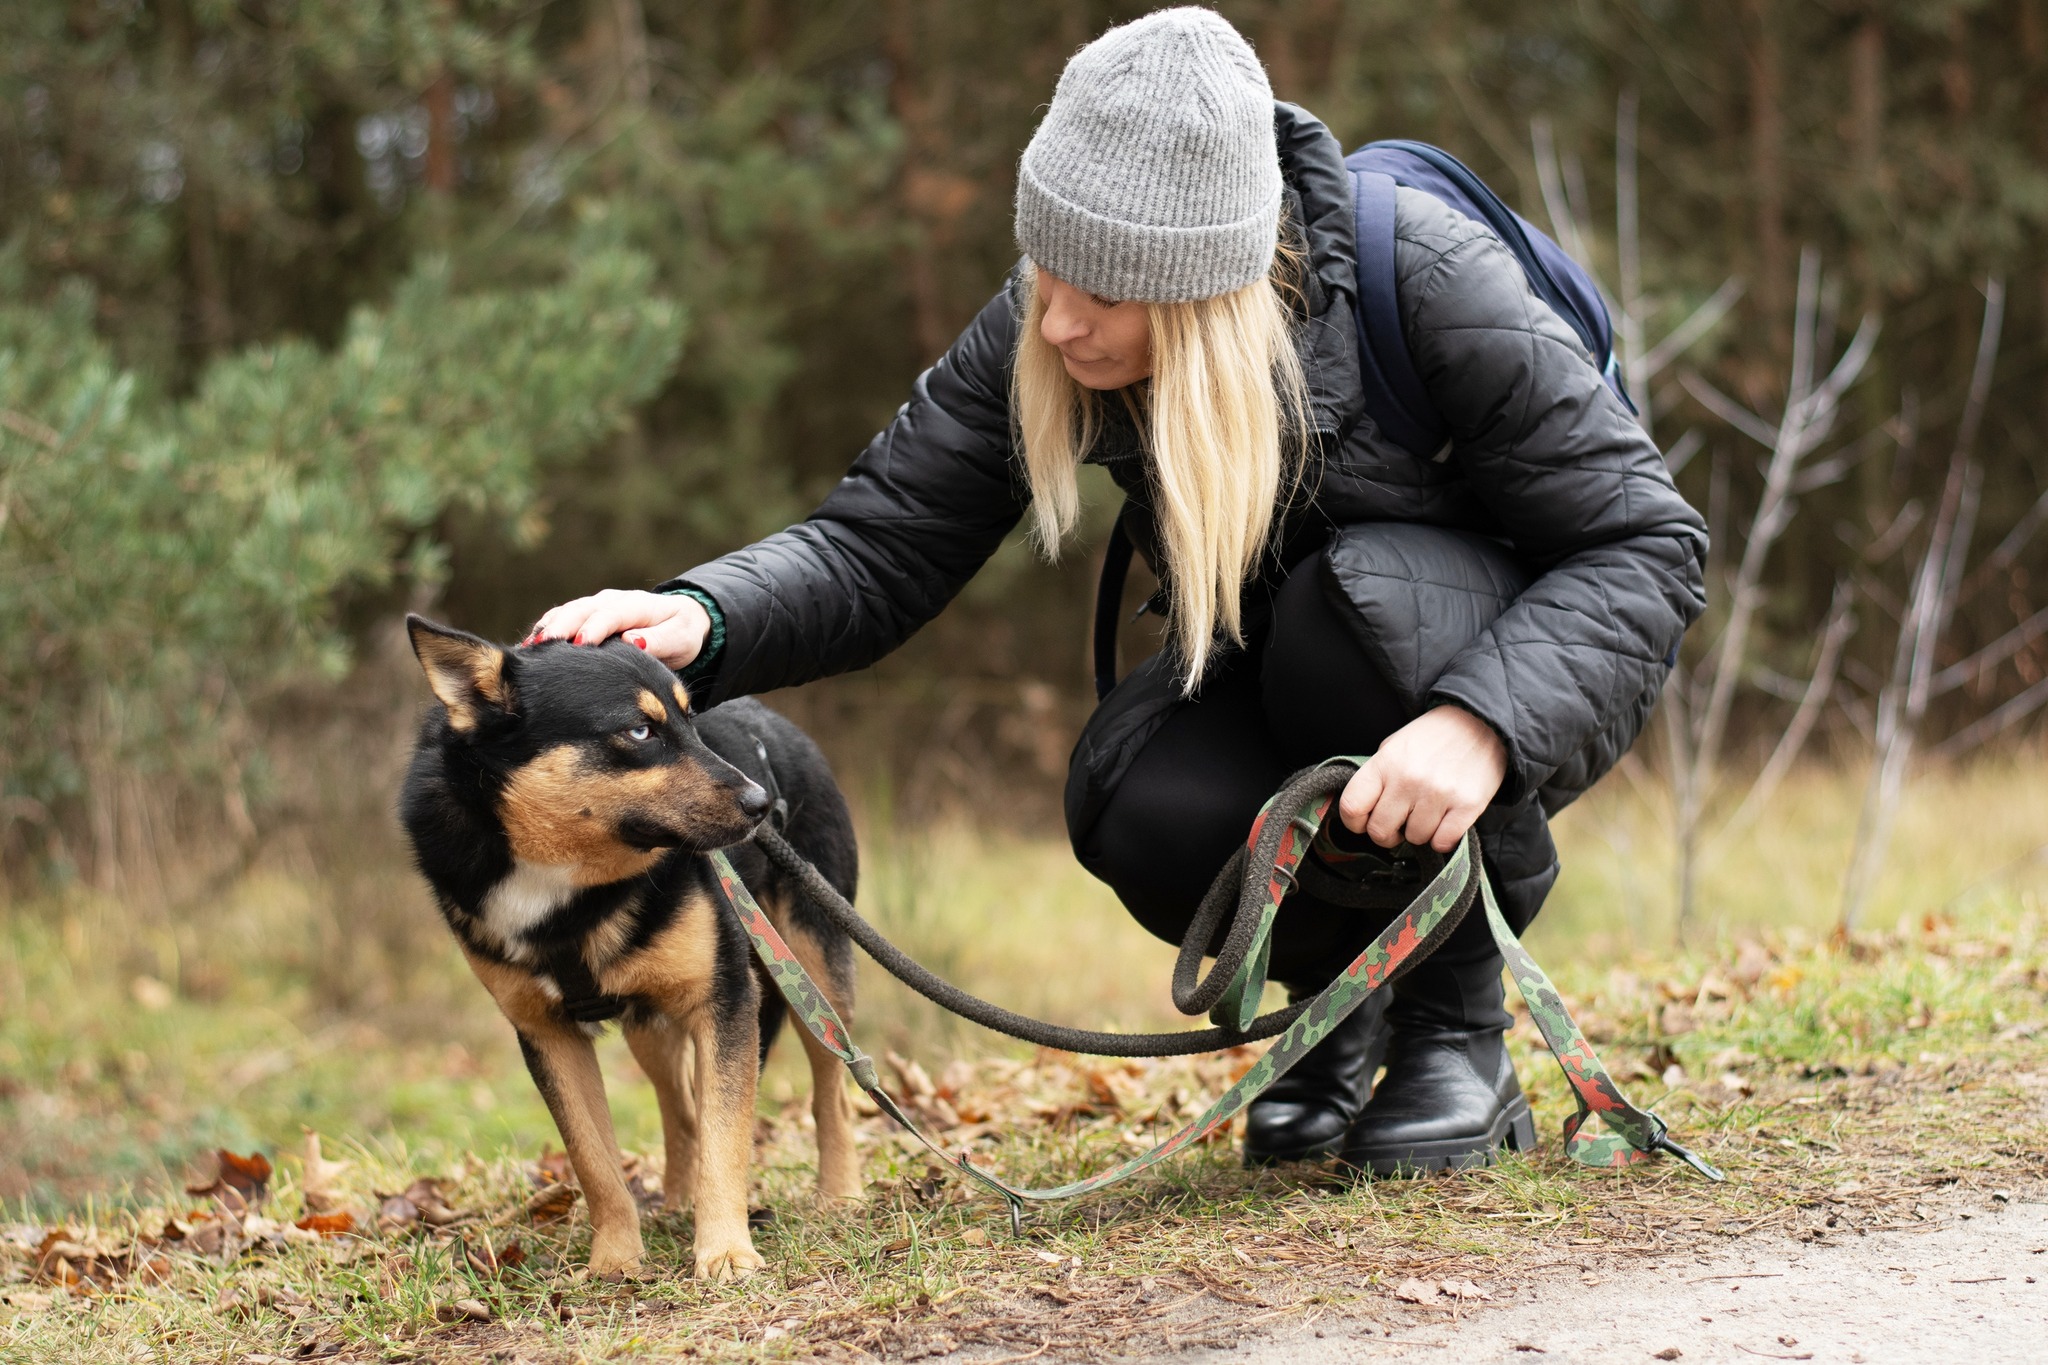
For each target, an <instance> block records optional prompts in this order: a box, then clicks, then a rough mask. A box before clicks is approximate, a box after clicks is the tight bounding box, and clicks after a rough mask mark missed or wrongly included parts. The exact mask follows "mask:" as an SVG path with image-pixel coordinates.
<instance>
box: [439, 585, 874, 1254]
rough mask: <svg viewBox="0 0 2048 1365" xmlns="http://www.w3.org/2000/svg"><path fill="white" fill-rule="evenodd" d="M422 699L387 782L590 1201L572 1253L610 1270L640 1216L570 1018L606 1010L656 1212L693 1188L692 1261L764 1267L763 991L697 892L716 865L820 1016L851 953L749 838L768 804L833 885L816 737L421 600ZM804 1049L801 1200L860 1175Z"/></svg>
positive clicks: (585, 1035)
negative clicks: (637, 1113)
mask: <svg viewBox="0 0 2048 1365" xmlns="http://www.w3.org/2000/svg"><path fill="white" fill-rule="evenodd" d="M406 628H407V631H408V633H409V634H410V636H411V639H412V647H413V653H414V654H415V655H416V656H417V657H418V659H419V662H420V666H421V668H423V669H424V670H425V671H426V675H427V684H428V686H429V687H430V688H431V689H432V691H433V694H434V697H435V699H436V700H437V701H438V702H439V703H440V704H439V705H438V706H435V707H434V708H433V709H432V710H431V711H430V712H429V714H428V715H427V716H426V717H425V719H424V720H423V722H422V724H421V727H420V732H419V739H418V743H417V746H416V748H415V750H414V754H413V760H412V766H411V769H410V771H409V772H408V773H407V775H406V780H405V789H404V794H403V796H402V798H401V801H400V818H401V821H402V823H403V825H404V827H405V830H406V833H407V836H408V837H409V838H410V840H411V843H412V848H413V854H414V859H415V861H416V862H417V864H418V867H419V870H420V872H421V874H422V875H423V876H425V878H426V880H427V882H428V883H429V884H430V885H431V886H432V888H433V890H434V894H435V897H436V899H437V900H438V901H439V903H440V908H441V912H442V914H443V916H444V917H445V918H446V919H447V921H448V927H449V929H451V930H452V931H453V932H454V934H455V937H456V940H457V941H458V942H459V943H460V944H461V946H462V951H463V954H464V955H465V956H466V957H467V958H468V959H469V965H470V968H471V969H472V970H473V971H474V972H475V973H476V976H477V979H478V980H479V981H481V982H482V983H483V985H484V988H485V989H486V990H488V991H489V992H490V993H491V997H492V998H493V999H494V1000H496V1001H497V1004H498V1008H499V1009H500V1010H502V1011H503V1012H504V1015H505V1017H506V1019H508V1020H509V1021H511V1024H512V1027H513V1029H514V1030H515V1031H516V1032H517V1033H518V1036H519V1049H520V1052H521V1053H522V1054H523V1055H524V1056H525V1059H526V1065H527V1069H528V1070H529V1071H530V1072H531V1073H532V1075H533V1082H534V1084H535V1086H537V1087H538V1088H539V1090H540V1093H541V1097H542V1099H544V1100H545V1101H546V1102H547V1106H548V1111H549V1112H550V1113H551V1114H552V1115H553V1116H554V1120H555V1126H556V1127H557V1128H558V1129H559V1130H560V1132H561V1135H562V1144H563V1146H564V1147H566V1148H567V1149H568V1154H569V1161H570V1165H571V1166H572V1167H573V1168H574V1170H575V1172H576V1179H577V1181H578V1182H579V1183H580V1184H581V1185H582V1187H583V1194H584V1198H585V1199H586V1200H587V1201H588V1203H589V1209H590V1223H591V1242H590V1261H589V1268H590V1271H591V1273H593V1274H598V1275H610V1274H620V1273H629V1272H631V1271H634V1270H635V1269H637V1268H638V1266H639V1264H640V1260H641V1257H642V1254H643V1250H642V1244H641V1239H640V1216H639V1209H638V1206H637V1205H636V1204H635V1202H634V1199H633V1196H632V1194H630V1193H629V1192H628V1191H627V1188H626V1183H625V1181H624V1179H623V1178H622V1176H621V1174H620V1158H619V1148H618V1143H617V1140H616V1139H615V1138H614V1137H613V1134H612V1123H611V1111H610V1109H609V1108H608V1106H607V1104H606V1101H605V1093H604V1079H603V1077H602V1075H601V1074H600V1072H599V1070H598V1061H597V1053H596V1050H595V1047H594V1045H593V1039H594V1038H596V1037H597V1036H599V1035H600V1034H601V1033H602V1030H603V1021H606V1020H609V1019H613V1018H616V1019H618V1020H619V1021H620V1023H621V1024H622V1026H623V1029H624V1032H625V1036H626V1042H627V1044H628V1046H629V1047H631V1049H632V1052H633V1056H634V1058H635V1060H636V1061H638V1062H639V1064H640V1068H641V1070H643V1071H645V1072H646V1073H647V1076H648V1078H649V1079H650V1080H652V1081H653V1083H654V1091H655V1095H656V1097H657V1099H658V1100H659V1102H660V1107H661V1126H662V1137H663V1143H664V1146H665V1148H666V1154H667V1161H668V1164H667V1168H666V1170H665V1172H664V1174H663V1176H662V1192H663V1196H664V1200H665V1202H666V1204H667V1206H668V1207H669V1208H670V1209H674V1210H681V1209H685V1208H694V1211H695V1215H696V1245H695V1248H694V1250H695V1259H696V1273H697V1275H698V1276H700V1277H706V1278H715V1279H734V1278H739V1277H741V1276H744V1275H747V1274H749V1273H751V1272H752V1271H754V1270H757V1269H759V1268H761V1267H762V1266H763V1265H764V1264H766V1263H765V1262H764V1261H763V1260H762V1258H761V1256H760V1255H759V1254H758V1253H757V1252H756V1251H755V1250H754V1244H753V1239H752V1237H751V1235H750V1233H749V1230H748V1226H747V1174H748V1167H749V1163H750V1159H751V1157H752V1154H753V1142H754V1092H755V1087H756V1084H757V1082H758V1080H759V1076H760V1067H761V1065H762V1063H763V1062H764V1061H765V1060H766V1059H767V1054H768V1047H769V1044H770V1043H771V1042H773V1040H774V1038H775V1034H776V1032H777V1031H778V1030H779V1029H780V1027H781V1025H782V1019H783V1015H784V1013H785V1012H786V1007H785V1005H784V1002H783V998H782V995H781V994H780V993H779V992H778V991H777V990H776V989H775V988H774V986H773V985H772V984H770V983H769V981H768V977H767V974H766V972H765V970H764V969H763V968H762V966H761V964H760V962H759V960H758V959H757V958H756V956H755V954H754V951H753V948H752V945H751V943H750V941H749V940H748V938H747V936H746V934H745V932H744V931H743V930H742V929H741V928H740V926H739V924H738V923H737V922H736V921H735V919H734V918H733V916H732V915H730V914H729V913H727V912H726V910H725V909H724V907H723V904H722V902H721V900H720V895H719V891H718V889H717V883H716V881H715V880H714V878H713V875H712V871H711V867H710V863H709V860H708V859H707V858H705V856H704V855H705V854H706V853H709V852H711V851H712V850H715V849H726V850H727V856H728V857H730V858H731V860H732V863H733V866H734V868H735V870H737V871H738V872H739V874H740V876H741V877H742V878H743V879H744V880H745V881H746V883H747V886H748V888H749V889H750V890H752V891H753V893H754V895H755V898H756V899H757V900H758V901H759V902H760V903H761V906H762V908H763V909H764V910H766V912H767V913H768V916H769V917H770V919H772V920H773V921H774V922H775V925H776V927H777V929H778V930H779V931H780V932H781V934H782V936H783V937H784V938H785V939H786V940H788V942H789V945H790V947H791V949H792V950H794V952H795V953H796V955H797V958H798V960H799V961H801V962H802V963H803V965H804V968H805V970H807V971H809V972H810V973H811V975H812V976H813V977H814V978H815V979H816V980H817V981H818V983H819V985H820V987H821V988H822V989H823V991H824V993H825V995H826V998H827V999H828V1000H830V1002H831V1004H832V1006H833V1008H834V1009H836V1010H837V1011H838V1012H839V1014H840V1017H841V1018H843V1019H849V1020H850V1019H851V1018H852V1013H851V1010H852V1006H853V954H852V947H851V945H850V944H849V943H848V941H847V939H846V937H845V935H844V934H842V933H840V932H839V931H838V930H837V929H836V928H834V927H833V925H832V924H831V923H830V922H829V921H828V920H826V919H825V917H824V916H823V915H822V914H821V913H819V912H818V911H817V910H816V909H814V908H813V907H811V906H810V905H809V904H808V902H806V901H805V899H804V898H803V897H802V896H801V895H800V894H799V893H798V892H797V890H796V888H795V887H794V886H793V885H791V884H790V883H789V881H788V879H787V878H786V877H784V876H782V875H781V874H780V873H779V872H777V871H775V870H774V869H773V868H772V867H771V866H770V865H769V864H768V861H767V859H766V858H765V857H764V856H763V855H762V854H761V852H760V851H759V850H758V849H757V848H756V847H755V846H754V845H753V844H752V843H751V842H743V841H747V840H748V836H750V835H751V834H752V833H753V832H754V829H755V828H756V826H758V825H759V824H760V823H761V822H762V821H763V820H764V819H767V818H770V817H771V814H773V815H774V817H775V818H777V819H780V820H781V821H782V824H783V832H784V834H785V837H787V838H788V840H789V841H790V843H791V844H792V845H793V846H795V847H796V849H797V850H798V851H799V852H801V853H802V854H803V855H804V856H805V857H806V858H808V859H810V861H811V862H812V863H814V864H815V865H816V866H817V868H818V870H819V871H820V872H822V873H823V874H824V876H825V878H826V880H827V881H829V882H831V883H832V885H833V886H834V887H836V888H837V889H838V890H839V892H840V893H841V894H842V895H844V896H846V897H847V898H848V899H849V900H851V899H852V898H853V894H854V888H855V882H856V880H857V877H858V854H857V850H856V846H855V843H854V836H853V823H852V820H851V817H850V816H849V815H848V812H847V808H846V801H845V798H844V797H843V796H842V795H841V793H840V791H839V788H838V786H837V784H836V783H835V782H834V781H833V778H832V773H831V769H830V768H829V767H828V766H827V764H826V762H825V757H824V755H823V754H821V753H820V752H819V751H818V748H817V746H816V745H815V744H813V743H812V742H811V740H810V738H809V737H808V736H807V735H805V734H804V733H803V731H801V730H800V729H798V728H797V727H796V726H795V725H793V724H792V723H790V722H789V721H788V720H786V719H785V718H783V717H782V716H779V715H777V714H776V713H775V712H773V711H771V710H769V709H768V708H767V707H765V706H762V705H760V704H759V703H758V702H754V701H751V700H745V701H734V702H728V703H726V704H725V705H723V706H719V707H715V708H713V709H712V710H709V711H705V712H703V713H701V714H700V713H698V712H696V711H694V710H693V709H692V707H691V704H690V695H689V692H688V690H687V689H686V688H685V687H684V686H683V684H682V683H681V682H680V681H679V680H678V679H677V678H676V675H675V674H673V673H671V672H669V671H668V670H667V669H666V668H664V667H663V666H662V665H661V664H660V663H658V662H657V661H656V660H655V659H654V658H652V657H651V656H649V655H648V654H646V653H645V652H643V651H642V650H639V649H636V648H633V647H631V646H629V645H627V644H625V643H624V642H623V641H619V640H613V641H610V642H607V643H605V644H602V645H597V646H584V645H575V644H570V643H568V642H566V641H548V642H545V643H542V644H537V645H532V646H524V647H517V648H508V647H501V646H498V645H494V644H492V643H490V642H489V641H487V640H483V639H480V638H478V637H477V636H474V635H470V634H466V633H464V632H462V631H459V630H451V629H449V628H448V627H446V626H442V625H437V624H435V623H434V622H431V621H428V620H425V619H423V618H421V617H418V616H409V617H407V618H406ZM797 1033H798V1035H799V1036H800V1037H801V1038H802V1039H803V1043H804V1047H805V1050H806V1051H807V1052H808V1054H809V1059H810V1066H811V1083H812V1095H811V1110H812V1113H813V1115H814V1116H815V1117H816V1120H817V1134H818V1191H819V1197H820V1198H821V1199H823V1200H828V1201H829V1200H836V1199H855V1198H858V1197H859V1195H860V1192H861V1180H860V1169H859V1156H858V1153H857V1152H856V1150H855V1147H854V1138H853V1115H852V1107H851V1105H850V1104H849V1103H848V1100H847V1095H846V1089H845V1086H844V1084H843V1083H842V1081H841V1079H840V1063H839V1060H838V1059H837V1058H836V1057H834V1056H833V1055H832V1054H831V1053H829V1052H827V1051H826V1050H825V1049H824V1048H823V1047H822V1046H820V1045H819V1044H818V1043H817V1041H816V1040H815V1039H814V1038H812V1037H811V1035H810V1033H809V1032H808V1031H807V1030H805V1029H802V1028H799V1029H798V1030H797Z"/></svg>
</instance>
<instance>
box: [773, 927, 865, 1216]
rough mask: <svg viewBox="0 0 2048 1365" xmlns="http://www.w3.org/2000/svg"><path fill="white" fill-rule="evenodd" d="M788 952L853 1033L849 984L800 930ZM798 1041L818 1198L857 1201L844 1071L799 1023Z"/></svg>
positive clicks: (789, 936) (855, 1152) (792, 933)
mask: <svg viewBox="0 0 2048 1365" xmlns="http://www.w3.org/2000/svg"><path fill="white" fill-rule="evenodd" d="M784 937H785V939H786V940H787V941H788V943H789V948H790V951H791V952H793V953H795V954H796V960H797V961H798V962H800V963H802V964H803V968H804V970H805V971H807V972H809V973H810V974H811V979H812V980H813V981H816V982H817V983H818V989H819V990H821V991H823V992H824V993H825V998H826V999H827V1000H828V1001H830V1002H831V1004H832V1008H833V1009H834V1010H836V1011H838V1014H839V1017H840V1019H842V1020H843V1021H845V1023H846V1026H847V1027H848V1028H852V1027H853V990H852V985H851V983H850V982H848V983H845V984H841V983H839V982H838V981H837V979H836V978H835V977H834V975H833V973H832V971H831V969H830V967H829V966H828V965H827V963H826V960H825V953H824V951H823V950H822V949H821V948H820V947H819V946H818V941H817V940H816V939H814V938H812V937H811V936H810V935H809V934H807V933H805V932H804V931H803V930H802V929H799V928H795V927H791V928H790V929H788V930H787V931H786V932H785V934H784ZM795 1028H796V1033H797V1037H799V1038H801V1039H803V1044H804V1055H805V1056H806V1057H808V1058H809V1059H810V1063H811V1117H812V1118H814V1119H816V1120H817V1126H818V1198H819V1200H820V1201H823V1202H830V1201H832V1200H836V1199H858V1198H860V1192H861V1181H860V1151H859V1149H858V1148H857V1147H855V1145H854V1141H853V1105H852V1104H851V1102H849V1101H848V1099H847V1097H846V1079H845V1071H846V1067H845V1065H844V1063H842V1062H841V1061H840V1060H839V1059H838V1058H837V1057H835V1056H833V1055H832V1054H831V1053H830V1052H828V1051H827V1050H826V1048H825V1045H824V1044H823V1043H821V1042H819V1041H818V1040H817V1039H816V1038H814V1037H812V1036H811V1031H810V1030H809V1029H807V1028H805V1027H804V1026H803V1023H802V1021H801V1020H799V1021H796V1023H795Z"/></svg>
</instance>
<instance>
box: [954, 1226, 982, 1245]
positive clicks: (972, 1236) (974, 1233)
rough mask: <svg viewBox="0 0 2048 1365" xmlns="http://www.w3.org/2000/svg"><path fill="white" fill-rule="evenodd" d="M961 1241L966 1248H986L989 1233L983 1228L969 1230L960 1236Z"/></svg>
mask: <svg viewBox="0 0 2048 1365" xmlns="http://www.w3.org/2000/svg"><path fill="white" fill-rule="evenodd" d="M960 1241H961V1244H962V1245H964V1246H971V1247H985V1246H987V1245H988V1233H987V1232H986V1231H985V1230H983V1229H981V1228H969V1229H967V1231H965V1232H963V1233H961V1234H960Z"/></svg>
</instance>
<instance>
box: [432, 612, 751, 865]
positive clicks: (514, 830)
mask: <svg viewBox="0 0 2048 1365" xmlns="http://www.w3.org/2000/svg"><path fill="white" fill-rule="evenodd" d="M405 624H406V629H407V631H408V632H409V633H410V634H411V636H412V648H413V653H414V654H415V655H417V656H418V657H419V661H420V666H421V667H422V668H424V669H425V670H426V674H427V684H428V686H430V687H431V688H432V689H433V691H434V696H435V697H436V698H438V699H439V700H440V702H441V705H442V707H443V708H445V710H446V713H447V714H446V724H445V725H444V726H441V727H438V728H434V727H430V729H429V733H428V737H427V738H426V739H425V740H423V743H437V744H439V745H440V746H442V748H443V749H444V750H448V751H456V752H460V753H462V754H464V755H466V756H467V757H468V759H469V760H470V761H471V762H472V763H473V764H474V766H475V768H476V769H478V770H480V772H481V774H483V775H484V778H485V782H486V785H487V787H492V788H495V796H494V799H495V803H496V812H497V816H498V819H499V821H500V823H501V824H503V826H504V829H505V835H506V838H507V840H508V841H509V842H510V844H511V851H512V854H513V856H514V857H516V858H519V859H521V860H524V861H527V862H534V863H545V864H550V865H553V866H568V867H574V868H575V869H576V870H577V871H576V880H577V881H578V882H579V883H581V884H584V885H598V884H602V883H605V882H611V881H618V880H622V879H623V878H626V877H631V876H636V875H638V874H639V873H640V872H643V871H645V870H646V869H647V868H648V867H650V866H652V865H653V863H654V862H655V860H656V859H657V858H659V857H660V855H661V852H662V851H663V850H665V849H671V848H681V849H687V850H690V851H692V852H698V853H702V852H708V851H710V850H712V849H716V848H724V847H726V846H727V845H729V844H734V843H737V842H739V841H740V840H741V839H744V838H746V837H747V835H748V834H750V833H752V832H753V829H754V827H755V826H756V825H757V824H759V823H760V821H761V818H762V816H763V815H765V814H766V813H767V811H768V807H769V798H768V794H767V793H766V792H765V791H763V790H762V789H761V787H760V786H759V785H758V784H757V783H755V782H754V781H753V780H752V779H750V778H749V777H747V775H746V774H745V773H743V772H741V771H740V770H739V769H738V768H735V767H734V766H733V765H732V764H730V763H728V762H726V761H725V760H724V759H722V758H720V757H719V756H718V755H717V754H715V753H713V752H712V751H711V750H710V748H709V747H707V746H706V745H705V743H704V741H703V740H702V739H701V738H699V736H698V734H697V725H696V721H695V718H694V717H693V716H692V715H691V712H690V697H689V693H688V692H687V691H686V690H685V689H684V687H683V685H682V683H681V682H679V681H678V680H677V679H676V676H675V675H674V674H673V673H671V672H669V671H668V670H667V669H666V668H664V667H662V665H661V664H660V663H658V662H656V661H655V660H654V659H653V658H652V657H651V656H649V655H648V654H646V653H645V652H644V651H642V650H638V649H635V648H633V647H632V646H630V645H627V644H625V643H624V642H623V641H619V640H613V641H610V642H608V643H606V644H603V645H597V646H582V645H572V644H568V643H566V642H563V641H549V642H547V643H544V644H539V645H533V646H530V647H523V648H518V649H505V648H501V647H500V646H498V645H494V644H492V643H490V642H489V641H488V640H482V639H479V638H477V637H476V636H474V635H469V634H466V633H464V632H462V631H459V630H451V629H449V628H448V627H446V626H442V625H437V624H435V623H434V622H432V621H428V620H426V619H424V618H422V617H419V616H409V617H407V618H406V623H405Z"/></svg>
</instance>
